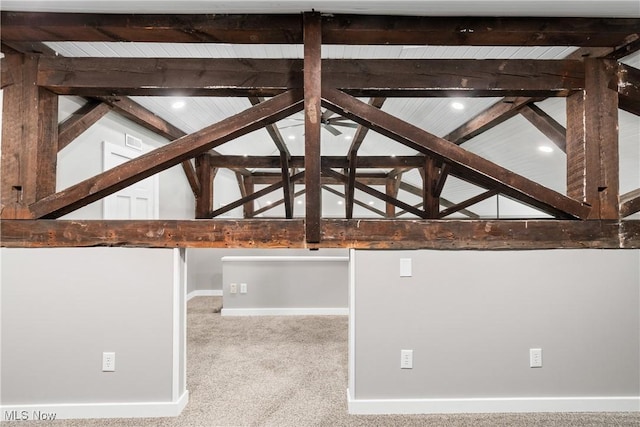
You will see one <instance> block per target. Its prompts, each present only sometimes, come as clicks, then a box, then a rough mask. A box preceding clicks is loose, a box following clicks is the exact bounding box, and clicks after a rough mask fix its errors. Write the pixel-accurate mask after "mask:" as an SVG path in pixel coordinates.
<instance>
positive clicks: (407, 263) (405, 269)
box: [400, 258, 412, 277]
mask: <svg viewBox="0 0 640 427" xmlns="http://www.w3.org/2000/svg"><path fill="white" fill-rule="evenodd" d="M411 276H412V273H411V258H400V277H411Z"/></svg>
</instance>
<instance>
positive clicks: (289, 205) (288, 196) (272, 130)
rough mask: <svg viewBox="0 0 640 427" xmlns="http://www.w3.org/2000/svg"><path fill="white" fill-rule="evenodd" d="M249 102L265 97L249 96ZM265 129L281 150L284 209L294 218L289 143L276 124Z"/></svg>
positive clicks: (256, 102)
mask: <svg viewBox="0 0 640 427" xmlns="http://www.w3.org/2000/svg"><path fill="white" fill-rule="evenodd" d="M249 102H251V105H258V104H259V103H261V102H264V99H263V98H259V97H249ZM265 130H266V131H267V133H268V134H269V136H270V137H271V139H272V140H273V143H274V144H275V145H276V147H277V148H278V151H279V152H280V163H281V165H280V169H281V171H282V182H283V183H284V185H283V187H282V191H283V193H284V211H285V216H286V217H287V218H288V219H291V218H293V199H294V198H295V196H294V195H293V190H292V183H291V182H290V181H289V177H290V173H289V160H290V159H291V153H289V149H288V148H287V144H285V142H284V139H283V138H282V135H281V134H280V131H279V130H278V127H277V126H276V125H275V124H269V125H267V126H265Z"/></svg>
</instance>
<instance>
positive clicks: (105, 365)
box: [102, 351, 116, 372]
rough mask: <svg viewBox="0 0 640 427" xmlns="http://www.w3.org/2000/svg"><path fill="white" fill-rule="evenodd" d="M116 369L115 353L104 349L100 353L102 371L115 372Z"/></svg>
mask: <svg viewBox="0 0 640 427" xmlns="http://www.w3.org/2000/svg"><path fill="white" fill-rule="evenodd" d="M115 370H116V354H115V353H114V352H108V351H105V352H104V353H102V372H115Z"/></svg>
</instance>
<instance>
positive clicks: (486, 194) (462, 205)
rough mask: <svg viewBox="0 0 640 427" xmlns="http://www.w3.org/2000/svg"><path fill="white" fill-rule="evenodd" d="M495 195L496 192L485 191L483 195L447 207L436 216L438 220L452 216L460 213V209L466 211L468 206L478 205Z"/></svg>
mask: <svg viewBox="0 0 640 427" xmlns="http://www.w3.org/2000/svg"><path fill="white" fill-rule="evenodd" d="M496 194H498V192H497V191H496V190H489V191H485V192H484V193H481V194H478V195H477V196H475V197H472V198H470V199H468V200H465V201H464V202H461V203H458V204H456V205H454V206H451V207H448V208H446V209H444V210H443V211H442V212H440V213H439V214H438V217H439V218H444V217H446V216H449V215H451V214H454V213H456V212H460V211H461V210H462V209H466V208H468V207H469V206H473V205H475V204H476V203H479V202H481V201H483V200H487V199H488V198H491V197H493V196H495V195H496Z"/></svg>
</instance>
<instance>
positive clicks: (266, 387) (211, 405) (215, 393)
mask: <svg viewBox="0 0 640 427" xmlns="http://www.w3.org/2000/svg"><path fill="white" fill-rule="evenodd" d="M220 304H221V302H220V298H218V297H198V298H194V299H192V300H191V301H190V302H189V304H188V344H187V345H188V368H187V369H188V371H187V376H188V384H187V388H188V389H189V391H190V400H189V404H188V405H187V407H186V409H185V410H184V412H183V413H182V415H180V417H177V418H153V419H140V418H138V419H113V420H74V421H65V420H59V421H54V422H52V423H50V425H55V426H74V427H75V426H77V427H80V426H82V427H85V426H86V427H91V426H96V427H97V426H141V427H142V426H150V427H151V426H153V427H155V426H166V427H183V426H185V427H186V426H198V427H205V426H295V427H304V426H332V427H333V426H381V427H382V426H390V427H391V426H443V427H448V426H473V427H478V426H492V427H493V426H547V427H554V426H576V427H578V426H579V427H589V426H634V427H640V414H639V413H615V414H604V413H591V414H487V415H482V414H480V415H470V414H463V415H462V414H461V415H419V416H418V415H415V416H397V415H393V416H354V415H349V414H347V403H346V388H347V318H346V317H333V316H327V317H322V316H304V317H242V318H241V317H225V318H223V317H221V316H220V314H219V310H220ZM20 425H25V426H27V425H42V424H41V423H35V422H24V423H20ZM48 425H49V424H48Z"/></svg>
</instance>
